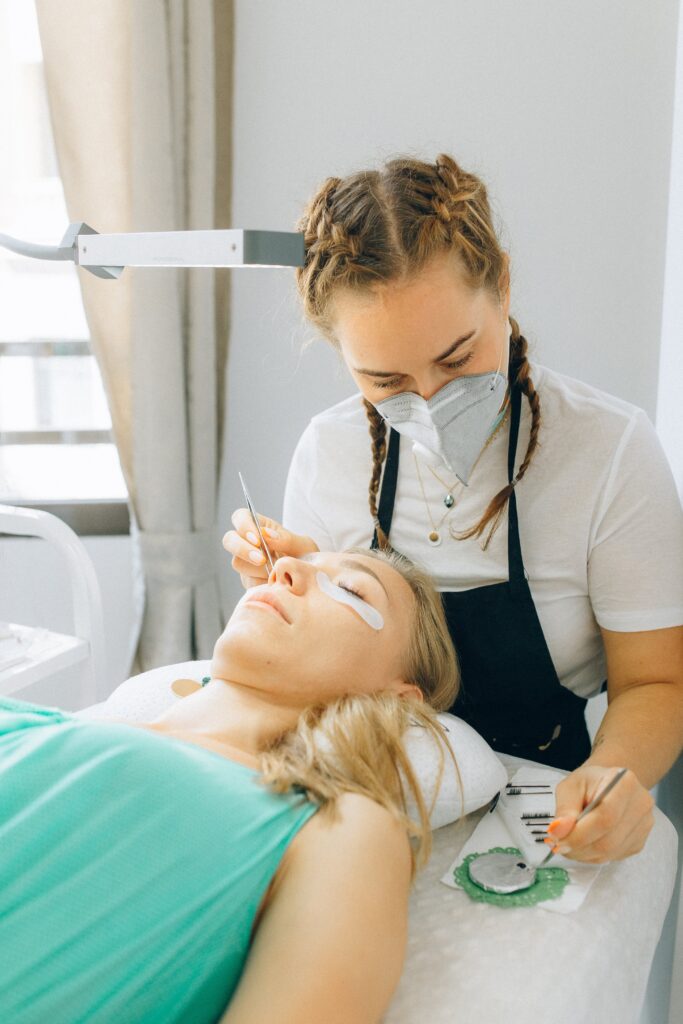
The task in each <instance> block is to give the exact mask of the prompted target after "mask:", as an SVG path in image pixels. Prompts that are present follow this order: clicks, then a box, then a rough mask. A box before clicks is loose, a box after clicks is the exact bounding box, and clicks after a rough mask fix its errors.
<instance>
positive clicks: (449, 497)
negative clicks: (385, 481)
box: [413, 395, 510, 548]
mask: <svg viewBox="0 0 683 1024" xmlns="http://www.w3.org/2000/svg"><path fill="white" fill-rule="evenodd" d="M509 411H510V400H509V395H508V401H507V404H506V406H505V411H504V413H503V416H502V418H501V421H500V423H499V424H498V426H497V427H496V429H495V430H494V431H493V433H492V434H491V435H490V437H488V438H487V439H486V444H485V445H484V447H483V448H482V450H481V451H480V453H479V455H478V456H477V461H476V462H475V463H474V466H472V472H474V470H475V469H476V467H477V465H478V463H479V459H480V458H481V457H482V455H483V454H484V452H485V451H486V449H487V448H488V446H489V445H490V444H491V442H492V441H493V439H494V437H495V436H496V434H497V433H498V431H499V430H500V429H501V427H502V426H503V424H504V423H505V421H506V420H507V418H508V412H509ZM413 458H414V459H415V469H416V470H417V478H418V480H419V482H420V490H421V491H422V500H423V501H424V503H425V508H426V509H427V515H428V516H429V522H430V523H431V524H432V528H431V530H430V532H429V533H428V534H427V540H428V541H429V543H430V544H431V545H432V547H435V548H436V547H438V546H439V544H440V543H441V534H440V533H439V530H440V529H441V527H442V526H443V524H444V523H445V521H446V519H447V518H448V516H449V515H450V513H451V509H452V508H453V507H454V505H455V498H454V497H453V491H454V489H455V486H456V484H460V486H461V487H462V486H464V485H463V483H462V481H461V480H459V479H458V478H457V477H456V478H455V480H454V481H453V483H452V484H451V486H450V487H449V486H448V485H447V484H446V483H444V481H443V480H442V479H441V477H440V476H439V475H438V473H436V472H435V470H433V469H432V467H431V466H430V465H428V466H427V468H428V469H429V471H430V472H431V473H432V474H433V476H435V477H436V479H437V480H438V481H439V483H440V484H441V486H442V487H445V488H446V496H445V498H444V499H443V503H444V505H445V506H446V511H445V512H444V514H443V516H442V517H441V519H440V520H439V522H438V524H437V523H435V522H434V520H433V518H432V513H431V509H430V508H429V502H428V501H427V495H426V493H425V489H424V484H423V482H422V474H421V473H420V465H419V463H418V461H417V455H416V454H415V452H413ZM449 533H450V535H451V537H453V536H454V535H453V530H452V528H451V527H449Z"/></svg>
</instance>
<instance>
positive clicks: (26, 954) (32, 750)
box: [0, 550, 458, 1024]
mask: <svg viewBox="0 0 683 1024" xmlns="http://www.w3.org/2000/svg"><path fill="white" fill-rule="evenodd" d="M211 670H212V681H211V682H210V683H209V684H208V685H206V686H205V687H204V688H203V689H200V690H198V691H196V692H195V693H193V694H192V695H190V696H188V697H185V698H184V699H183V700H181V701H178V702H176V703H175V704H174V705H173V706H172V707H171V708H170V709H169V710H168V711H166V712H165V713H164V714H163V715H161V716H160V717H159V718H157V719H155V720H154V721H152V722H147V723H144V724H140V723H136V724H135V725H133V724H132V723H122V722H120V721H117V720H115V719H114V720H111V719H110V720H104V721H102V720H99V721H97V720H95V721H88V720H87V719H85V718H81V717H77V716H74V715H70V714H69V713H68V712H62V711H59V710H58V709H55V708H47V707H42V706H38V705H35V704H29V703H26V702H23V701H14V700H11V699H10V698H0V844H1V845H0V849H1V851H2V852H1V855H0V950H1V951H2V952H1V957H0V1020H2V1021H7V1022H10V1021H11V1022H12V1024H47V1022H49V1024H81V1022H83V1024H85V1022H87V1024H100V1022H101V1024H105V1022H106V1024H112V1022H116V1024H127V1022H130V1024H133V1022H135V1024H140V1022H142V1021H144V1022H145V1024H154V1022H163V1024H170V1022H175V1021H182V1022H187V1024H203V1022H216V1021H220V1022H221V1024H272V1022H275V1021H277V1022H278V1024H321V1022H325V1024H365V1022H367V1024H375V1022H377V1021H379V1020H380V1019H381V1017H382V1015H383V1013H384V1011H385V1010H386V1008H387V1006H388V1004H389V1002H390V999H391V996H392V994H393V992H394V989H395V988H396V985H397V983H398V980H399V977H400V974H401V968H402V963H403V958H404V951H405V945H406V931H407V927H406V925H407V904H408V894H409V888H410V883H411V881H412V879H413V876H414V874H415V872H416V870H418V869H419V868H420V867H421V866H422V864H423V863H424V862H425V860H426V859H427V857H428V856H429V849H430V828H429V817H428V813H429V809H428V808H427V807H425V803H424V801H423V799H422V796H421V794H420V792H419V787H418V785H417V782H416V780H415V777H414V776H413V774H412V770H411V767H410V763H409V762H408V761H407V759H406V756H405V753H404V751H403V748H402V744H401V737H402V734H403V733H404V731H405V729H406V728H407V727H408V726H409V725H410V724H411V723H413V722H416V723H417V724H420V725H424V726H426V727H427V728H428V729H431V730H432V731H433V733H434V735H435V736H436V737H437V739H439V738H440V737H442V736H443V732H442V727H441V725H440V723H439V722H438V720H437V719H436V715H435V712H434V711H433V710H432V709H437V710H439V709H443V708H447V707H449V706H450V705H451V704H452V703H453V701H454V699H455V696H456V692H457V688H458V675H457V667H456V662H455V657H454V654H453V650H452V647H451V641H450V638H449V635H448V630H447V627H446V623H445V621H444V617H443V613H442V610H441V603H440V600H439V598H438V595H437V594H436V592H435V591H434V590H433V589H432V587H431V584H430V583H429V581H428V579H427V578H426V577H425V576H424V575H423V574H422V573H421V572H420V571H418V570H417V569H415V568H414V567H412V566H411V565H410V564H409V563H407V562H406V561H405V560H403V559H400V558H399V557H394V556H387V555H380V554H376V553H369V552H368V551H365V550H364V551H362V552H360V551H351V552H344V553H341V554H338V553H336V554H324V553H317V554H315V555H311V556H307V558H306V559H305V560H298V559H293V558H281V559H280V560H279V561H278V562H277V563H276V566H275V569H274V570H273V572H272V574H271V576H270V579H269V581H268V583H267V584H264V585H262V586H259V587H256V588H253V589H251V590H249V591H248V592H247V593H246V594H245V596H244V597H243V598H242V600H241V601H240V602H239V604H238V605H237V607H236V608H235V611H234V613H233V615H232V617H231V619H230V621H229V622H228V624H227V626H226V628H225V631H224V632H223V634H222V636H221V637H220V638H219V640H218V641H217V643H216V646H215V649H214V655H213V661H212V665H211ZM402 779H403V781H404V783H405V785H402V781H401V780H402ZM404 790H405V791H406V793H410V794H411V796H412V799H413V800H414V801H415V803H416V804H417V807H418V808H419V819H420V820H419V821H417V822H415V821H412V820H411V819H410V818H409V817H408V814H407V810H406V803H405V801H404V799H403V795H402V794H403V792H404Z"/></svg>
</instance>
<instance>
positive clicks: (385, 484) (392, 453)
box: [370, 427, 401, 551]
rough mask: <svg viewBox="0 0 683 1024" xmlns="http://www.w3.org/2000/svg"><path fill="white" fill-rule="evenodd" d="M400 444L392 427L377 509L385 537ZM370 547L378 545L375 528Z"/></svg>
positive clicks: (399, 436) (396, 476) (389, 517)
mask: <svg viewBox="0 0 683 1024" xmlns="http://www.w3.org/2000/svg"><path fill="white" fill-rule="evenodd" d="M400 444H401V435H400V434H399V432H398V430H394V429H393V427H392V428H391V430H390V433H389V451H388V453H387V461H386V463H385V465H384V475H383V477H382V490H381V493H380V498H379V508H378V509H377V518H378V519H379V525H380V526H381V527H382V529H383V530H384V535H385V536H386V537H388V536H389V530H390V529H391V520H392V519H393V517H394V499H395V497H396V481H397V480H398V452H399V446H400ZM370 547H371V549H374V550H375V551H376V550H377V548H378V547H379V542H378V540H377V529H375V533H374V536H373V538H372V544H371V545H370Z"/></svg>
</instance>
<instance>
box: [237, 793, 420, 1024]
mask: <svg viewBox="0 0 683 1024" xmlns="http://www.w3.org/2000/svg"><path fill="white" fill-rule="evenodd" d="M339 809H340V820H338V821H337V822H334V823H332V822H329V821H327V820H325V819H323V818H322V816H320V815H316V816H315V817H314V818H312V819H311V820H310V821H309V822H308V823H307V824H306V825H305V826H304V827H303V829H302V830H301V832H300V833H299V835H298V836H297V838H296V839H295V840H294V842H293V843H292V846H291V847H290V850H289V851H288V854H291V856H288V857H287V861H286V868H285V870H284V871H283V873H282V876H281V878H280V879H279V880H278V884H277V886H276V887H275V888H274V894H273V898H272V902H271V903H270V904H269V906H268V907H267V908H266V911H265V913H264V916H263V919H262V921H261V923H260V924H259V927H258V930H257V932H256V937H255V939H254V943H253V946H252V948H251V952H250V955H249V959H248V961H247V964H246V967H245V970H244V973H243V975H242V978H241V980H240V983H239V985H238V987H237V990H236V992H235V994H234V996H233V998H232V1000H231V1002H230V1005H229V1007H228V1008H227V1010H226V1012H225V1014H224V1015H223V1017H221V1020H220V1022H219V1024H272V1021H274V1020H276V1021H278V1024H320V1022H321V1021H325V1024H378V1022H379V1020H380V1018H381V1016H382V1014H383V1013H384V1011H385V1010H386V1008H387V1006H388V1005H389V1002H390V1000H391V997H392V995H393V993H394V990H395V988H396V986H397V984H398V981H399V978H400V976H401V969H402V967H403V959H404V956H405V947H406V939H407V919H408V893H409V888H410V846H409V842H408V838H407V836H406V833H405V830H404V829H403V827H402V826H401V825H400V824H399V823H398V822H396V821H395V820H394V819H393V818H392V817H391V815H390V814H389V812H388V811H386V810H385V809H384V808H383V807H380V806H379V805H378V804H375V803H374V802H373V801H372V800H369V799H368V798H366V797H363V796H360V795H357V794H348V793H347V794H345V795H344V796H343V797H342V798H341V799H340V801H339Z"/></svg>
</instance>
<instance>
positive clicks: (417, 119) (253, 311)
mask: <svg viewBox="0 0 683 1024" xmlns="http://www.w3.org/2000/svg"><path fill="white" fill-rule="evenodd" d="M676 18H677V0H658V3H656V4H642V3H640V2H639V0H602V2H601V3H600V4H595V3H593V2H589V0H579V2H575V3H573V4H571V5H569V6H568V5H567V4H566V3H564V2H562V3H560V2H559V0H554V2H552V3H549V2H548V0H527V2H525V3H524V4H501V3H499V2H494V0H478V2H476V3H474V2H460V3H453V2H452V0H425V2H423V3H422V4H420V5H415V4H408V3H397V2H396V0H373V3H370V4H368V3H366V2H365V0H346V2H345V3H343V4H340V3H339V2H338V0H298V2H296V3H293V2H288V3H277V4H276V3H272V2H270V0H237V3H236V31H237V35H236V46H235V51H236V69H235V124H234V131H235V178H234V214H233V223H234V225H235V226H236V227H245V228H247V227H248V228H266V227H271V228H278V229H283V230H286V229H290V228H291V227H292V226H293V224H294V223H295V221H296V218H297V217H298V215H299V213H300V210H301V208H302V206H303V204H304V202H305V200H306V199H307V197H308V196H309V194H310V193H311V192H312V190H313V189H314V188H315V187H316V186H317V185H318V183H319V182H321V181H322V180H323V179H324V178H325V177H326V176H327V175H328V174H340V175H343V174H345V173H348V172H351V171H353V170H356V169H359V168H361V167H364V166H375V165H377V164H378V163H379V162H380V161H381V160H383V159H384V158H386V157H388V156H391V155H395V154H399V153H413V154H415V155H419V156H424V157H426V158H432V159H433V158H434V157H435V156H436V154H437V153H439V152H440V151H446V152H449V153H451V154H453V155H454V156H455V157H456V159H457V160H458V161H459V162H461V163H462V164H463V166H465V167H467V168H468V169H472V170H475V171H477V172H478V173H480V174H481V175H482V176H483V178H484V180H485V181H486V182H487V184H488V186H489V192H490V196H491V198H492V200H493V205H494V208H495V210H496V211H497V215H498V220H499V223H500V226H501V229H502V240H503V243H504V245H505V246H506V247H507V248H508V250H509V252H510V254H511V258H512V275H513V280H512V288H513V297H512V313H513V315H514V316H515V317H516V318H517V319H518V320H519V322H520V325H521V327H522V330H523V331H524V333H525V335H526V337H527V338H528V339H529V341H530V342H531V344H532V347H533V351H534V352H535V355H536V357H537V358H539V359H540V360H542V361H543V362H546V363H547V364H549V365H550V366H553V367H555V368H557V369H559V370H561V371H564V372H566V373H569V374H572V375H574V376H577V377H580V378H582V379H584V380H586V381H588V382H589V383H591V384H595V385H597V386H599V387H602V388H604V389H605V390H607V391H610V392H613V393H615V394H617V395H620V396H621V397H623V398H626V399H628V400H629V401H632V402H635V403H637V404H638V405H641V406H643V407H644V408H645V409H646V410H647V412H648V413H649V414H650V416H651V417H652V418H654V414H655V405H656V395H657V384H658V359H659V341H660V326H661V317H662V292H663V282H664V258H665V243H666V223H667V200H668V183H669V164H670V155H671V126H672V116H673V95H674V78H675V53H676ZM232 280H233V311H232V321H233V331H232V351H231V357H230V365H229V383H228V412H229V420H228V426H227V449H226V450H227V456H226V459H225V463H224V469H225V481H224V487H223V492H222V499H221V508H222V517H223V520H222V521H223V522H224V523H225V524H226V528H227V524H228V521H229V513H230V511H231V510H232V509H233V508H234V507H236V506H238V505H241V504H243V502H242V499H241V495H240V492H239V485H238V481H237V469H238V468H240V469H241V470H242V471H243V472H244V473H245V475H246V478H247V481H248V483H249V485H250V490H251V492H252V497H253V498H254V500H255V501H256V503H257V505H258V507H259V509H260V510H262V511H264V512H268V513H271V514H273V515H275V516H279V515H280V513H281V502H282V493H283V486H284V481H285V476H286V471H287V465H288V461H289V458H290V456H291V453H292V450H293V448H294V445H295V443H296V440H297V438H298V436H299V434H300V433H301V431H302V430H303V428H304V427H305V425H306V423H307V422H308V420H309V418H310V416H311V415H312V414H313V413H315V412H316V411H318V410H320V409H322V408H325V407H326V406H327V405H329V404H330V403H332V402H334V401H337V400H339V399H340V398H342V397H344V396H345V395H347V394H349V393H351V384H350V381H349V380H348V379H347V378H346V376H345V373H344V371H342V370H340V369H339V368H338V362H337V358H336V356H334V355H333V353H332V352H330V351H329V350H327V349H326V348H324V347H323V346H322V344H321V345H320V346H319V347H315V348H314V349H312V350H310V351H308V352H307V353H305V354H304V355H300V353H299V346H300V342H301V340H302V339H303V338H305V337H309V336H310V331H309V330H308V329H307V328H306V327H305V326H304V325H303V323H302V321H301V317H300V314H299V312H298V305H297V298H296V294H295V284H294V276H293V273H292V272H290V271H287V270H269V271H251V270H241V271H237V272H236V273H234V274H233V278H232ZM360 500H363V497H362V496H360ZM224 593H225V603H226V609H227V608H229V607H230V606H231V604H232V602H233V601H234V600H235V598H236V597H237V595H238V594H239V588H238V584H237V583H236V582H235V581H234V580H232V579H231V578H230V576H229V574H227V575H226V581H225V589H224Z"/></svg>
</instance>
